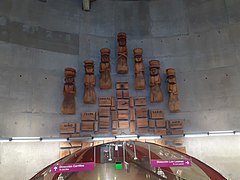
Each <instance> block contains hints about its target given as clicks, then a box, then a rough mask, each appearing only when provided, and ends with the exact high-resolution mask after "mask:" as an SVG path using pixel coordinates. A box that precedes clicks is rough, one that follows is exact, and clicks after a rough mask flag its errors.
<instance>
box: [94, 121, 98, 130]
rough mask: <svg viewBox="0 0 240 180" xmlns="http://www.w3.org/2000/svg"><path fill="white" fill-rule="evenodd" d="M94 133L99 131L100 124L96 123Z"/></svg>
mask: <svg viewBox="0 0 240 180" xmlns="http://www.w3.org/2000/svg"><path fill="white" fill-rule="evenodd" d="M94 131H95V132H97V131H98V122H95V124H94Z"/></svg>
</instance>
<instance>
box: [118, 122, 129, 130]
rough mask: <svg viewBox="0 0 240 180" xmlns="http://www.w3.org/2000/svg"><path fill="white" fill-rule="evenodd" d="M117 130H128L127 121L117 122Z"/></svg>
mask: <svg viewBox="0 0 240 180" xmlns="http://www.w3.org/2000/svg"><path fill="white" fill-rule="evenodd" d="M118 127H119V129H129V123H128V121H119V122H118Z"/></svg>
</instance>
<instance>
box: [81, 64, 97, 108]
mask: <svg viewBox="0 0 240 180" xmlns="http://www.w3.org/2000/svg"><path fill="white" fill-rule="evenodd" d="M84 67H85V76H84V96H83V102H84V103H85V104H96V92H95V85H96V78H95V75H94V62H93V61H92V60H85V61H84Z"/></svg>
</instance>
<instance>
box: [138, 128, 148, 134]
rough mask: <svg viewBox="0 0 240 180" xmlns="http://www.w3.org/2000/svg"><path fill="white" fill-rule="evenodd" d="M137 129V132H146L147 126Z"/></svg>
mask: <svg viewBox="0 0 240 180" xmlns="http://www.w3.org/2000/svg"><path fill="white" fill-rule="evenodd" d="M137 131H138V132H139V133H148V128H138V129H137Z"/></svg>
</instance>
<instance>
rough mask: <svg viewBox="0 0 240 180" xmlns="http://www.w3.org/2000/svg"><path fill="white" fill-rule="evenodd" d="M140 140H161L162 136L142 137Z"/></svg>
mask: <svg viewBox="0 0 240 180" xmlns="http://www.w3.org/2000/svg"><path fill="white" fill-rule="evenodd" d="M139 139H161V136H140V137H139Z"/></svg>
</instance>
